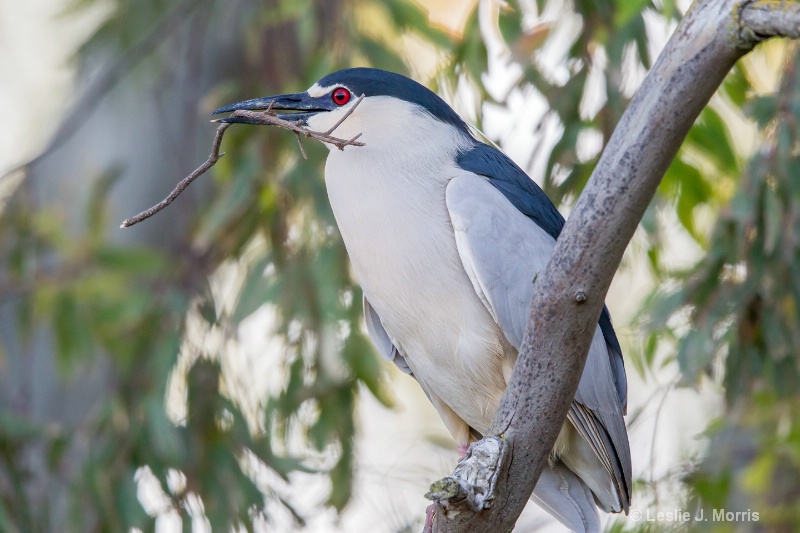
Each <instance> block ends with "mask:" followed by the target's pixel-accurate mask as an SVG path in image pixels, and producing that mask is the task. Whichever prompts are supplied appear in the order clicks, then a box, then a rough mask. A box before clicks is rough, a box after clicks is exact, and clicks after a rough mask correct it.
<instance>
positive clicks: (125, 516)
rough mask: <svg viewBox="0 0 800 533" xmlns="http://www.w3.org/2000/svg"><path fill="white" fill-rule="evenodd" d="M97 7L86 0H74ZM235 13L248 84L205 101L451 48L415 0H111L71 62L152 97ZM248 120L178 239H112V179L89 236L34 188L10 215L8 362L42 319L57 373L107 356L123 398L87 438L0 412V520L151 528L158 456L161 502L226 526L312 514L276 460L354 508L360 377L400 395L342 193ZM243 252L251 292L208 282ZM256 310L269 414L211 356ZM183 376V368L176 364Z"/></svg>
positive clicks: (2, 270)
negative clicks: (146, 486) (335, 209)
mask: <svg viewBox="0 0 800 533" xmlns="http://www.w3.org/2000/svg"><path fill="white" fill-rule="evenodd" d="M95 3H96V2H95V1H94V0H79V1H76V2H74V4H73V5H72V7H71V9H74V10H80V9H84V8H88V7H92V6H94V4H95ZM226 17H228V18H230V17H234V18H235V23H234V25H235V27H236V30H237V32H236V35H238V36H240V37H241V43H239V44H238V45H237V46H239V47H240V49H239V51H238V56H239V57H237V59H236V61H237V76H235V77H234V76H232V75H229V76H228V77H226V78H224V79H219V80H217V82H216V84H215V85H216V89H215V91H214V93H213V94H212V95H211V96H210V98H212V99H213V100H214V101H215V102H217V103H218V104H220V105H221V104H222V103H225V102H229V101H235V100H237V99H244V98H248V97H250V96H251V95H253V94H270V93H278V92H282V91H285V92H288V91H296V90H298V89H299V88H300V87H307V86H309V85H310V84H311V82H312V81H314V80H315V79H317V78H318V77H320V76H321V75H322V74H324V73H327V72H329V71H332V70H336V69H338V68H343V67H347V66H353V65H362V64H373V65H375V66H381V67H384V68H391V69H393V70H398V71H401V72H405V71H406V67H405V63H404V61H403V60H402V58H401V56H400V53H399V52H400V49H399V45H398V41H399V37H400V36H401V35H402V34H404V33H405V32H412V33H414V34H416V35H418V36H419V37H420V38H422V39H423V40H427V41H430V42H435V43H436V44H437V45H438V46H448V45H449V43H450V37H449V36H447V35H446V34H445V33H443V32H442V31H440V30H437V29H435V28H430V27H428V25H427V19H426V16H425V15H424V13H422V12H421V11H419V8H418V7H416V6H414V5H412V4H408V3H406V2H403V1H399V0H398V1H393V2H378V1H371V0H363V1H352V2H342V1H329V0H318V1H312V0H305V1H299V2H298V1H296V0H267V1H265V2H259V3H251V2H248V3H239V4H235V3H221V2H212V1H204V2H197V1H195V0H192V1H185V0H184V1H181V0H159V1H155V0H144V1H137V2H113V3H112V4H111V9H110V10H109V12H108V16H107V17H106V19H105V21H104V22H103V23H102V24H101V25H100V26H99V28H98V29H97V30H96V31H95V32H94V34H93V35H92V36H91V37H90V39H89V40H88V41H87V42H86V44H85V45H84V46H83V47H82V48H81V50H80V53H79V54H78V56H77V58H78V59H79V60H80V61H81V62H82V63H84V64H85V66H84V67H83V69H91V68H93V67H94V66H95V65H96V63H97V61H98V58H99V59H100V60H101V61H103V62H105V63H106V67H105V76H103V75H101V76H100V79H101V80H104V82H108V84H109V86H110V85H112V84H113V83H115V82H116V81H118V80H119V79H120V78H121V77H122V76H132V77H134V78H138V79H140V80H148V85H149V86H153V87H157V86H158V85H159V83H166V82H165V81H164V80H168V79H169V77H170V76H175V75H176V74H175V72H173V70H174V64H173V61H174V58H173V54H175V53H176V50H182V49H187V50H190V51H191V50H192V49H195V50H201V49H202V43H203V40H204V38H205V37H206V36H207V35H208V32H209V21H210V20H216V19H217V18H222V19H225V18H226ZM164 43H167V44H166V45H164ZM191 57H192V58H193V59H190V60H197V56H196V55H195V56H191ZM120 65H123V66H124V67H125V69H128V70H127V71H125V72H122V70H123V69H121V68H120ZM107 88H108V87H106V89H107ZM165 123H168V121H166V120H165ZM236 130H237V128H234V129H233V130H232V131H230V132H229V133H228V135H226V138H225V146H226V148H225V149H226V150H227V151H228V152H229V153H235V154H237V156H236V157H228V158H225V159H224V160H223V161H222V162H221V163H220V164H219V165H217V166H216V167H215V169H214V177H213V179H214V189H215V193H214V195H213V196H211V197H208V198H207V199H206V200H205V204H204V205H202V206H201V208H199V209H197V210H196V212H195V215H193V218H192V219H191V220H190V221H189V223H188V229H187V231H186V235H185V237H183V239H182V242H178V243H172V244H171V245H170V246H163V245H161V246H159V245H157V244H154V245H130V244H124V245H122V244H118V243H116V242H115V239H114V238H113V237H114V235H113V234H112V233H111V229H112V228H116V225H117V223H118V220H117V219H118V218H119V217H120V216H122V215H120V214H119V213H113V214H111V213H109V212H108V208H107V196H108V194H109V192H110V191H111V190H112V189H113V186H114V184H115V180H116V179H117V178H118V177H119V171H118V170H115V169H109V170H108V174H107V175H101V176H99V177H97V178H96V182H95V186H94V187H93V189H92V190H93V193H92V195H91V197H90V198H89V199H87V202H86V205H84V206H71V209H77V210H79V211H82V212H83V213H84V216H83V217H79V218H81V222H80V224H79V227H78V228H77V229H75V228H72V227H70V223H68V219H70V213H68V212H65V211H64V210H63V209H59V208H58V207H56V206H39V205H37V195H36V194H35V193H34V192H33V187H31V185H30V184H29V183H26V184H25V185H24V186H23V187H22V188H20V189H19V190H18V191H17V193H16V194H15V195H14V197H13V198H12V199H11V200H10V201H9V202H8V203H7V205H6V208H5V209H4V210H3V212H2V213H1V214H0V216H1V217H2V221H0V257H2V258H3V259H2V264H1V265H0V280H1V281H0V305H2V306H4V307H5V308H6V309H11V310H13V313H14V315H15V316H16V329H17V331H19V332H20V334H21V337H20V339H16V338H13V339H12V338H5V339H3V344H4V345H5V346H4V348H3V351H2V352H0V353H2V354H4V355H5V357H10V358H16V359H18V360H23V359H24V358H25V357H26V354H28V353H32V352H33V344H34V342H35V339H36V337H37V335H38V333H39V332H41V331H46V332H48V335H49V337H50V338H51V340H52V349H53V350H54V352H55V354H56V361H57V364H58V365H59V367H60V368H61V371H62V375H61V378H60V379H63V380H64V382H65V383H67V384H71V385H73V386H74V387H75V388H77V389H80V388H81V384H80V383H79V382H71V380H72V379H73V378H74V379H76V380H79V379H81V377H80V375H79V374H80V370H79V369H81V368H85V367H92V366H95V365H101V364H102V365H104V366H103V368H104V369H106V371H107V375H106V377H105V384H106V386H107V388H108V390H107V391H104V392H105V394H99V398H97V399H96V408H95V409H92V411H91V412H90V413H88V414H87V416H86V417H85V418H84V419H83V420H81V423H80V424H81V425H80V427H78V428H75V427H70V426H69V425H68V424H67V423H64V422H63V421H52V420H46V421H41V423H37V422H33V421H32V420H31V419H30V416H27V415H26V413H28V412H29V411H30V410H31V406H30V405H26V401H30V400H29V399H28V400H26V399H20V400H19V401H18V403H17V404H16V405H4V406H2V411H0V415H2V416H0V452H1V453H0V461H2V462H0V531H9V532H14V531H48V530H72V531H90V530H97V531H100V530H102V531H125V530H127V529H128V528H130V527H133V526H135V527H139V528H143V529H151V528H152V519H149V518H148V517H147V515H146V513H145V509H143V508H142V505H140V503H139V502H137V485H136V482H135V479H142V478H144V477H145V476H144V474H142V472H139V474H137V471H138V470H139V469H140V468H143V467H147V468H148V471H149V472H152V474H153V475H154V476H155V478H156V479H157V480H158V481H159V482H160V484H161V485H162V489H163V491H165V492H164V494H166V493H167V492H169V495H168V500H167V504H166V506H162V507H161V508H159V509H155V510H153V509H148V510H147V511H148V512H149V513H151V514H153V515H157V514H158V515H160V514H163V513H165V512H167V511H169V510H173V511H177V512H178V513H179V514H180V515H181V516H183V518H184V519H185V520H186V521H190V520H191V518H192V502H193V501H195V500H196V498H197V497H198V496H199V497H200V500H201V502H202V505H201V508H202V514H203V515H204V516H205V517H206V519H207V520H208V521H209V522H210V524H211V526H212V527H213V529H214V530H215V531H223V530H225V529H226V528H227V527H229V526H231V525H236V524H250V523H252V522H253V521H254V520H263V521H266V522H267V523H269V522H270V520H271V517H270V516H269V514H267V513H264V512H263V510H264V509H265V508H270V506H274V505H278V506H280V507H281V508H282V512H283V513H284V514H286V513H287V512H288V513H289V514H290V515H291V516H293V517H294V520H295V522H296V523H297V524H302V523H303V521H304V519H305V517H304V516H303V515H302V513H301V512H300V511H298V510H297V509H295V508H294V507H293V505H292V503H291V502H290V501H288V500H287V499H286V498H285V497H284V494H282V493H281V491H280V490H279V487H278V485H280V483H278V482H275V483H274V485H275V486H271V487H264V486H263V484H262V485H260V484H259V481H258V479H260V477H263V475H264V474H265V472H266V473H267V474H269V475H271V476H273V477H277V478H282V479H283V482H284V483H286V481H287V480H288V478H289V475H290V474H293V473H303V472H316V473H319V474H322V475H324V476H326V477H327V478H328V479H329V481H330V491H329V497H328V499H327V505H330V506H332V507H334V508H335V509H337V510H341V509H342V508H343V507H344V506H345V505H346V504H347V502H348V501H349V499H350V496H351V490H352V489H351V483H352V474H353V472H352V470H353V437H354V431H355V424H354V407H355V401H356V396H357V395H358V394H359V393H360V391H361V390H362V389H366V390H369V391H370V392H371V393H372V394H374V395H375V396H376V397H377V398H378V399H379V400H380V401H382V402H384V403H386V404H388V403H389V397H388V395H387V394H386V392H384V391H383V389H382V388H381V366H380V364H379V362H378V359H377V358H376V357H375V356H374V353H373V350H372V347H371V345H370V344H369V342H368V340H367V339H366V338H365V337H364V334H363V333H362V328H361V320H362V319H361V305H360V302H361V293H360V289H359V287H358V286H356V285H355V284H354V282H353V280H352V279H351V277H350V275H349V272H348V264H347V258H346V254H345V250H344V247H343V244H342V242H341V239H340V237H339V234H338V232H337V231H336V229H335V224H334V220H333V216H332V213H331V211H330V207H329V206H328V203H327V198H326V195H325V190H324V183H323V181H322V164H323V162H324V157H323V156H324V153H325V151H324V150H325V149H324V148H322V147H321V146H318V145H311V144H310V143H306V147H305V148H306V150H307V152H308V153H309V155H310V158H309V160H304V159H303V158H302V157H300V156H299V152H298V150H297V146H296V144H295V143H296V141H295V139H294V138H293V137H292V136H286V135H272V136H270V137H269V138H267V137H266V136H264V135H253V133H254V130H252V129H250V130H247V129H246V128H239V129H238V130H239V131H236ZM208 140H209V142H210V140H211V132H210V131H209V134H208ZM175 155H176V158H177V157H180V155H179V154H177V153H176V154H175ZM33 174H34V177H33V178H31V179H34V178H35V168H34V172H33ZM153 221H154V222H155V221H156V220H155V219H154V220H153ZM156 223H157V222H156ZM231 264H234V265H235V266H236V272H237V276H238V278H237V279H238V280H239V282H240V283H239V289H238V295H237V294H236V293H235V294H233V295H231V294H229V293H228V294H223V295H220V294H215V293H214V289H213V287H212V285H213V282H212V281H211V279H212V278H214V276H219V275H220V274H219V272H220V271H221V269H223V268H224V267H226V266H229V265H231ZM234 285H235V284H234ZM262 306H267V307H270V308H273V309H274V310H275V316H276V320H275V324H274V326H273V327H274V339H273V340H274V342H275V343H277V344H280V345H282V346H284V349H283V350H282V353H281V361H280V362H279V363H278V367H276V368H273V369H271V373H272V374H273V375H275V376H278V377H279V378H280V379H278V380H277V381H279V385H278V386H277V387H275V390H270V391H268V392H269V395H268V397H265V398H262V399H261V401H260V403H259V405H258V411H257V412H255V413H253V412H251V411H248V409H247V408H246V406H245V405H244V404H243V402H242V401H239V400H241V398H240V396H241V395H243V394H247V393H248V392H249V391H241V390H238V391H237V384H236V383H234V382H233V381H232V379H234V378H233V377H232V376H228V375H226V372H225V366H226V365H225V362H224V360H225V357H226V356H227V355H228V354H226V353H225V350H226V348H229V347H230V346H231V345H230V343H227V344H226V343H225V342H223V343H220V345H219V346H218V347H217V346H215V345H213V343H212V344H210V345H209V344H207V343H206V344H203V342H202V337H203V336H206V337H208V336H209V335H214V334H221V335H222V336H223V337H224V338H226V339H228V340H235V339H236V338H237V336H238V328H239V327H240V325H241V324H242V322H244V321H246V320H248V319H249V318H251V317H252V316H253V314H254V313H256V312H257V311H258V310H259V309H260V308H262ZM191 331H195V333H194V335H195V336H198V335H199V336H200V337H201V339H200V340H198V339H193V338H192V335H193V334H192V332H191ZM197 332H199V333H197ZM17 340H18V342H17ZM210 346H211V347H210ZM217 348H218V349H217ZM101 361H102V363H101ZM181 368H184V369H186V368H188V369H189V370H188V371H186V370H183V371H182V372H183V374H184V375H183V376H176V374H175V373H176V372H177V373H180V372H181V370H180V369H181ZM171 379H172V380H173V381H174V382H176V383H180V382H181V381H182V380H185V381H186V390H188V398H187V399H186V405H187V406H188V407H187V414H186V417H185V418H184V419H182V420H178V421H177V422H178V424H177V425H176V424H175V421H173V420H170V419H169V418H168V416H167V413H166V412H165V409H164V395H165V391H166V390H167V389H168V384H169V383H171V381H170V380H171ZM175 380H176V381H175ZM64 401H68V399H67V398H65V399H64ZM298 435H299V436H300V438H299V439H298ZM31 450H36V451H37V453H36V457H39V456H44V457H47V464H46V466H45V468H44V469H41V468H39V467H38V465H36V466H34V465H32V462H35V461H36V460H37V459H36V458H35V457H31V456H30V455H29V454H30V451H31ZM254 458H255V459H254ZM253 460H255V463H256V464H257V466H255V467H254V466H253V465H252V464H250V463H252V462H253ZM170 472H173V473H174V472H179V477H180V476H183V477H184V478H185V482H184V483H183V487H182V488H179V489H175V488H174V487H173V486H172V485H171V484H170V476H171V475H174V474H170ZM42 479H44V480H45V481H44V482H45V483H63V484H64V485H65V486H66V487H68V491H67V492H68V496H67V497H66V499H67V500H68V501H67V502H66V504H65V502H64V501H50V499H49V498H51V497H54V495H55V494H56V492H55V490H50V489H48V490H46V491H44V492H43V493H38V492H36V491H34V490H30V487H32V486H34V485H36V484H37V483H41V482H42ZM173 485H174V483H173ZM53 488H54V486H53ZM141 489H142V485H141V483H140V485H139V487H138V490H141ZM64 505H66V506H67V509H66V510H65V509H64V508H63V507H64ZM41 509H47V510H48V512H41V511H40V510H41Z"/></svg>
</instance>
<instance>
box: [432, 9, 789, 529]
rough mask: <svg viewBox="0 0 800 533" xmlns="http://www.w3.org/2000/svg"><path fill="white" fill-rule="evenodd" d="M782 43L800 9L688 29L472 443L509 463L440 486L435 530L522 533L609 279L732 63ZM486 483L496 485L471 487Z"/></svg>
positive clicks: (715, 19)
mask: <svg viewBox="0 0 800 533" xmlns="http://www.w3.org/2000/svg"><path fill="white" fill-rule="evenodd" d="M772 36H787V37H792V38H796V37H798V36H800V8H798V4H796V3H793V2H780V1H772V2H770V1H763V0H762V1H753V0H746V1H742V0H700V1H697V2H696V3H695V4H694V6H693V7H692V9H691V10H690V11H689V12H688V13H687V14H686V16H685V17H684V19H683V20H682V21H681V23H680V24H679V26H678V28H677V29H676V30H675V33H674V34H673V36H672V37H671V38H670V40H669V42H668V43H667V46H666V47H665V48H664V50H663V52H662V53H661V55H660V56H659V58H658V60H657V61H656V63H655V65H653V68H652V70H651V71H650V73H649V74H648V75H647V77H646V78H645V80H644V82H643V83H642V86H641V87H640V88H639V90H638V91H637V93H636V95H635V96H634V98H633V99H632V101H631V104H630V106H629V107H628V109H627V110H626V112H625V114H624V115H623V117H622V119H621V120H620V123H619V124H618V126H617V128H616V129H615V131H614V134H613V135H612V136H611V139H610V140H609V143H608V146H607V147H606V149H605V151H604V152H603V155H602V157H601V158H600V161H599V162H598V164H597V167H596V168H595V171H594V173H593V174H592V177H591V179H590V180H589V183H588V185H587V186H586V189H585V190H584V191H583V194H582V195H581V196H580V198H579V200H578V203H577V204H576V206H575V209H574V210H573V211H572V214H571V216H570V218H569V220H568V221H567V223H566V226H565V227H564V230H563V232H562V233H561V236H560V238H559V240H558V243H557V245H556V248H555V251H554V253H553V257H552V258H551V259H550V262H549V263H548V265H547V267H546V268H545V269H544V270H543V271H542V272H541V273H539V275H538V277H537V279H536V288H535V291H534V296H533V301H532V306H531V309H532V312H531V315H530V317H529V320H528V326H527V330H526V332H525V338H524V342H523V345H522V348H521V350H520V354H519V359H518V361H517V365H516V367H515V369H514V373H513V375H512V378H511V381H510V382H509V385H508V388H507V390H506V392H505V395H504V396H503V400H502V402H501V404H500V408H499V409H498V412H497V414H496V417H495V423H494V426H493V432H492V435H489V436H488V441H487V442H484V441H480V442H478V443H475V444H474V445H473V447H477V448H479V449H480V448H482V447H484V446H488V447H490V448H491V449H494V448H495V447H497V443H498V442H500V443H501V448H503V449H501V450H500V451H499V453H486V454H481V455H482V456H486V457H493V458H496V461H497V464H488V465H486V468H487V469H490V470H492V472H493V474H492V475H491V476H480V475H476V474H475V472H474V471H472V470H470V475H469V476H467V477H464V476H463V474H462V472H463V471H464V469H463V468H462V469H457V471H456V472H455V473H454V474H453V476H452V477H450V478H446V480H443V482H437V483H436V484H434V487H432V492H431V494H432V495H434V496H436V497H435V498H432V499H434V500H435V502H436V503H437V504H438V505H437V509H436V518H435V520H434V524H433V531H434V532H448V533H449V532H466V531H470V532H475V531H492V532H502V531H510V530H511V529H512V528H513V527H514V524H515V523H516V521H517V519H518V517H519V515H520V513H521V512H522V510H523V508H524V507H525V504H526V503H527V501H528V498H529V497H530V494H531V492H532V491H533V488H534V486H535V485H536V481H537V480H538V478H539V475H540V474H541V471H542V468H543V467H544V465H545V461H547V458H548V455H549V453H550V450H552V448H553V445H554V443H555V441H556V437H557V436H558V432H559V430H560V428H561V426H562V424H563V423H564V420H565V419H566V415H567V410H568V409H569V405H570V403H571V401H572V399H573V397H574V396H575V391H576V390H577V387H578V382H579V380H580V376H581V373H582V371H583V366H584V363H585V361H586V355H587V352H588V349H589V344H590V341H591V337H592V335H593V333H594V330H595V328H596V327H597V320H598V317H599V316H600V312H601V309H602V306H603V301H604V299H605V295H606V293H607V291H608V287H609V285H610V283H611V279H612V278H613V276H614V272H615V271H616V269H617V267H618V266H619V263H620V260H621V259H622V254H623V252H624V251H625V248H626V246H627V245H628V242H629V241H630V239H631V237H632V236H633V233H634V231H635V230H636V227H637V225H638V223H639V221H640V220H641V218H642V215H643V214H644V211H645V209H646V208H647V205H648V204H649V203H650V200H651V199H652V198H653V195H654V193H655V191H656V188H657V187H658V184H659V182H660V181H661V178H662V177H663V175H664V173H665V171H666V169H667V167H668V166H669V164H670V163H671V161H672V159H673V158H674V156H675V154H676V153H677V151H678V148H679V147H680V145H681V143H682V142H683V140H684V138H685V137H686V135H687V133H688V131H689V128H690V127H691V126H692V124H693V123H694V121H695V119H696V118H697V116H698V115H699V114H700V111H701V110H702V109H703V107H704V106H705V105H706V104H707V103H708V100H709V99H710V98H711V96H712V95H713V94H714V92H715V91H716V90H717V88H718V87H719V86H720V84H721V83H722V80H723V79H724V77H725V75H726V74H727V73H728V71H729V70H730V69H731V67H733V65H734V63H735V62H736V61H737V60H738V59H739V58H740V57H742V56H743V55H744V54H746V53H747V52H748V51H750V50H751V49H752V48H753V47H754V46H755V45H756V44H757V43H758V42H760V41H762V40H764V39H766V38H769V37H772ZM498 436H499V437H500V438H499V439H498V438H497V437H498ZM485 440H487V439H485ZM634 460H635V459H634ZM488 478H492V479H493V480H494V481H493V483H492V484H491V486H486V487H480V486H477V487H476V486H473V482H474V481H475V480H476V479H478V480H480V479H488ZM443 487H449V488H451V489H452V490H450V492H448V491H447V490H442V488H443ZM435 489H439V490H438V492H437V491H436V490H435ZM470 493H478V494H481V495H482V497H481V501H483V502H486V504H484V505H483V509H482V510H478V511H476V510H474V509H473V507H474V505H464V504H463V503H462V502H463V501H465V495H466V494H470ZM473 500H474V498H473ZM467 501H470V500H469V499H467Z"/></svg>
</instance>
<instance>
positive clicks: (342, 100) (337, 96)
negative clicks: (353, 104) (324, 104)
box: [331, 87, 350, 105]
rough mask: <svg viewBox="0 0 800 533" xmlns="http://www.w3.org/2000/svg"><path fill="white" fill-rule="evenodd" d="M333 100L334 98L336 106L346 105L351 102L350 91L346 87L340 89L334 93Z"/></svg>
mask: <svg viewBox="0 0 800 533" xmlns="http://www.w3.org/2000/svg"><path fill="white" fill-rule="evenodd" d="M331 98H333V103H334V104H336V105H344V104H346V103H347V102H349V101H350V91H348V90H347V89H345V88H344V87H339V88H338V89H336V90H334V91H333V94H332V95H331Z"/></svg>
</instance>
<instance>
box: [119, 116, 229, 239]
mask: <svg viewBox="0 0 800 533" xmlns="http://www.w3.org/2000/svg"><path fill="white" fill-rule="evenodd" d="M230 126H231V124H220V125H219V127H218V128H217V134H216V136H215V137H214V142H213V143H211V155H209V156H208V159H206V162H205V163H203V164H202V165H200V166H199V167H197V168H196V169H195V171H194V172H192V173H191V174H189V175H188V176H187V177H185V178H183V179H182V180H181V181H180V182H179V183H178V185H176V186H175V188H174V189H172V192H171V193H169V196H167V197H166V198H164V199H163V200H161V201H160V202H158V203H157V204H156V205H154V206H153V207H151V208H150V209H147V210H145V211H142V212H141V213H139V214H138V215H136V216H135V217H131V218H127V219H125V220H124V221H123V222H122V224H121V225H120V226H119V227H120V228H129V227H131V226H133V225H134V224H138V223H139V222H141V221H142V220H145V219H148V218H150V217H151V216H153V215H155V214H156V213H158V212H159V211H161V210H162V209H164V208H165V207H167V206H168V205H169V204H171V203H172V201H173V200H175V198H177V197H178V195H179V194H180V193H182V192H183V191H184V190H185V189H186V187H188V186H189V185H190V184H191V183H192V182H193V181H194V180H196V179H197V178H199V177H200V176H202V175H203V174H205V173H206V171H208V169H209V168H211V167H213V166H214V165H215V164H216V163H217V161H219V160H220V158H221V157H222V156H223V155H225V152H222V153H219V147H220V144H222V136H223V135H224V134H225V130H227V129H228V128H229V127H230Z"/></svg>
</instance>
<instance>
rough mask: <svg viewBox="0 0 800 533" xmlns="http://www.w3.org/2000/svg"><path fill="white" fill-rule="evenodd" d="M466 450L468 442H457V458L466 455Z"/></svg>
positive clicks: (467, 449) (459, 458)
mask: <svg viewBox="0 0 800 533" xmlns="http://www.w3.org/2000/svg"><path fill="white" fill-rule="evenodd" d="M467 451H469V443H466V444H459V445H458V460H459V461H460V460H461V459H463V458H464V457H466V456H467Z"/></svg>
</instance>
